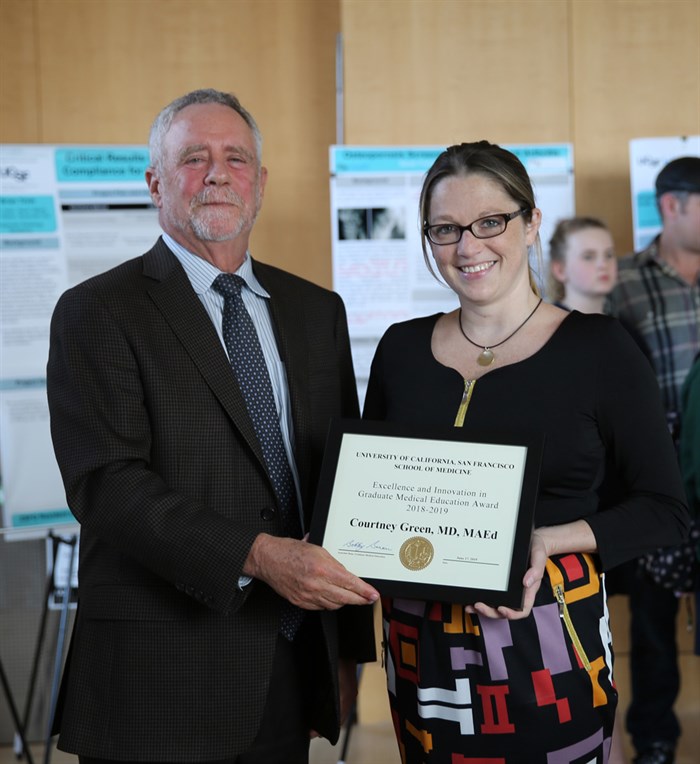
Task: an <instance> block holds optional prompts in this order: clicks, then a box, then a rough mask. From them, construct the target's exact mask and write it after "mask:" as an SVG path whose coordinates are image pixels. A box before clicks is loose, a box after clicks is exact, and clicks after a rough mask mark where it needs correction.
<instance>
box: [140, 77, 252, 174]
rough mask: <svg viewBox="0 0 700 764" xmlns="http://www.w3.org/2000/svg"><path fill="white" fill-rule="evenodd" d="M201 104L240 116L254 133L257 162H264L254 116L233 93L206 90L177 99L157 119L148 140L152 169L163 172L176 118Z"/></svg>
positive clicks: (194, 91)
mask: <svg viewBox="0 0 700 764" xmlns="http://www.w3.org/2000/svg"><path fill="white" fill-rule="evenodd" d="M200 103H219V104H221V105H222V106H228V107H229V109H233V110H234V111H235V112H236V113H237V114H240V115H241V117H242V118H243V120H244V121H245V123H246V125H248V127H249V128H250V129H251V131H252V133H253V138H254V140H255V152H256V154H257V160H258V162H261V161H262V133H261V132H260V128H259V127H258V124H257V122H256V121H255V120H254V119H253V116H252V114H250V112H249V111H247V110H246V109H244V108H243V106H241V103H240V101H239V100H238V98H236V96H235V95H233V94H232V93H224V92H222V91H221V90H214V89H213V88H204V89H201V90H193V91H192V92H191V93H186V94H185V95H183V96H180V97H179V98H176V99H175V100H174V101H172V102H171V103H169V104H168V105H167V106H166V107H165V108H164V109H163V110H162V111H161V112H160V114H159V115H158V116H157V117H156V118H155V120H154V122H153V125H152V126H151V133H150V137H149V139H148V148H149V151H150V154H151V167H153V168H154V169H156V170H158V171H161V170H162V166H161V163H162V161H163V140H164V139H165V136H166V134H167V132H168V130H170V126H171V125H172V122H173V119H175V116H176V115H177V114H178V113H179V112H181V111H182V110H183V109H184V108H186V107H187V106H192V105H193V104H200Z"/></svg>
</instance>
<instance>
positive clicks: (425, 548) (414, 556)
mask: <svg viewBox="0 0 700 764" xmlns="http://www.w3.org/2000/svg"><path fill="white" fill-rule="evenodd" d="M434 554H435V549H434V548H433V545H432V544H431V543H430V542H429V541H428V539H426V538H423V536H412V537H411V538H410V539H407V540H406V541H404V542H403V544H401V549H399V559H400V560H401V564H402V565H403V566H404V568H408V569H409V570H423V568H427V567H428V565H430V563H431V562H432V560H433V556H434Z"/></svg>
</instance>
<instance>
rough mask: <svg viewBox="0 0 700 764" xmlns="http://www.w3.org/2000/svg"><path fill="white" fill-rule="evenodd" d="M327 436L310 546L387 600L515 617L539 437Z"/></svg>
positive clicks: (365, 425) (360, 430) (343, 426)
mask: <svg viewBox="0 0 700 764" xmlns="http://www.w3.org/2000/svg"><path fill="white" fill-rule="evenodd" d="M465 437H466V435H465V434H464V432H463V431H461V430H460V429H459V428H450V429H449V431H444V430H440V431H431V432H426V431H419V432H416V431H415V430H411V429H408V428H406V427H402V426H398V425H390V424H387V423H379V422H357V421H338V422H334V423H333V424H332V425H331V430H330V435H329V438H328V444H327V449H326V453H325V455H324V464H323V471H322V476H321V482H320V485H319V496H318V500H317V504H316V508H315V511H314V522H313V525H312V534H311V539H312V541H314V542H315V543H319V544H321V545H322V546H323V547H325V548H326V549H327V550H328V551H329V552H330V553H331V554H332V555H333V556H334V557H336V559H338V560H339V561H340V562H342V563H343V565H345V567H346V568H348V569H349V570H350V571H352V572H353V573H355V574H356V575H358V576H360V577H361V578H363V579H366V580H367V581H370V582H371V583H372V584H373V585H375V586H376V587H377V588H378V589H379V590H380V591H381V592H382V593H383V594H391V595H394V596H401V597H408V598H414V599H418V598H420V599H432V600H442V601H457V602H463V603H465V604H467V603H472V602H476V601H482V602H487V603H488V604H490V605H500V604H504V605H509V606H510V607H520V605H521V602H522V594H523V587H522V579H523V576H524V574H525V571H526V569H527V567H528V561H529V547H530V537H531V532H532V518H533V513H534V505H535V497H536V493H537V483H538V476H539V466H540V460H541V451H542V438H541V436H528V437H525V438H522V437H520V438H516V437H514V436H507V437H503V436H500V437H497V438H495V437H494V436H493V435H490V436H488V437H486V438H482V437H478V438H476V439H474V438H473V433H470V435H469V437H470V440H469V441H466V440H464V438H465Z"/></svg>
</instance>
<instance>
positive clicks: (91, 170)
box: [0, 144, 161, 539]
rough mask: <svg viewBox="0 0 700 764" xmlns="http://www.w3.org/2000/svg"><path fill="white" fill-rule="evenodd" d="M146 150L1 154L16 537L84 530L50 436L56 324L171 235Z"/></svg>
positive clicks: (0, 243) (6, 421)
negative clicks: (165, 233)
mask: <svg viewBox="0 0 700 764" xmlns="http://www.w3.org/2000/svg"><path fill="white" fill-rule="evenodd" d="M148 160H149V157H148V148H147V147H145V146H125V145H115V146H68V145H66V146H47V145H30V144H16V145H10V144H3V145H1V146H0V298H1V299H2V314H1V316H2V318H1V321H0V469H1V470H2V487H3V507H2V511H3V514H2V529H3V531H4V533H3V535H4V537H5V538H7V539H13V538H25V537H27V535H36V533H44V532H45V531H46V529H47V528H54V527H61V526H66V525H71V524H75V520H74V518H73V516H72V515H71V513H70V512H69V510H68V508H67V506H66V499H65V494H64V491H63V485H62V482H61V478H60V475H59V472H58V467H57V465H56V462H55V459H54V456H53V448H52V445H51V436H50V430H49V412H48V405H47V402H46V361H47V358H48V349H49V324H50V320H51V315H52V313H53V309H54V307H55V305H56V301H57V300H58V298H59V296H60V295H61V294H62V293H63V292H64V291H65V290H66V289H67V288H69V287H70V286H73V285H75V284H77V283H79V282H81V281H84V280H85V279H86V278H88V277H90V276H93V275H95V274H96V273H100V272H102V271H105V270H108V269H109V268H111V267H112V266H115V265H117V264H119V263H121V262H124V261H125V260H128V259H130V258H132V257H137V256H139V255H141V254H143V253H144V252H145V251H146V250H148V249H149V248H150V247H151V246H152V245H153V242H154V241H155V240H156V238H157V237H158V236H159V235H160V233H161V230H160V227H159V225H158V218H157V213H156V210H155V208H154V207H153V205H152V203H151V198H150V195H149V193H148V188H147V186H146V181H145V177H144V173H145V170H146V167H147V166H148Z"/></svg>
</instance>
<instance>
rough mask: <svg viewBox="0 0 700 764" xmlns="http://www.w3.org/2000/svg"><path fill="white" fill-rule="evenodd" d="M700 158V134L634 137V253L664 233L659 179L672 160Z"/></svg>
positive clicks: (631, 174)
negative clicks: (659, 207)
mask: <svg viewBox="0 0 700 764" xmlns="http://www.w3.org/2000/svg"><path fill="white" fill-rule="evenodd" d="M685 156H696V157H697V156H700V135H689V136H671V137H666V138H635V139H634V140H631V141H630V185H631V191H632V228H633V241H634V250H635V252H638V251H639V250H641V249H644V248H645V247H646V246H648V245H649V243H650V242H651V241H652V239H653V238H654V237H655V236H656V235H657V234H658V233H659V232H660V231H661V217H660V215H659V210H658V207H657V206H656V176H657V175H658V174H659V173H660V172H661V170H662V168H663V167H664V166H665V165H667V164H668V163H669V162H670V161H671V160H672V159H677V158H678V157H685Z"/></svg>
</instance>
